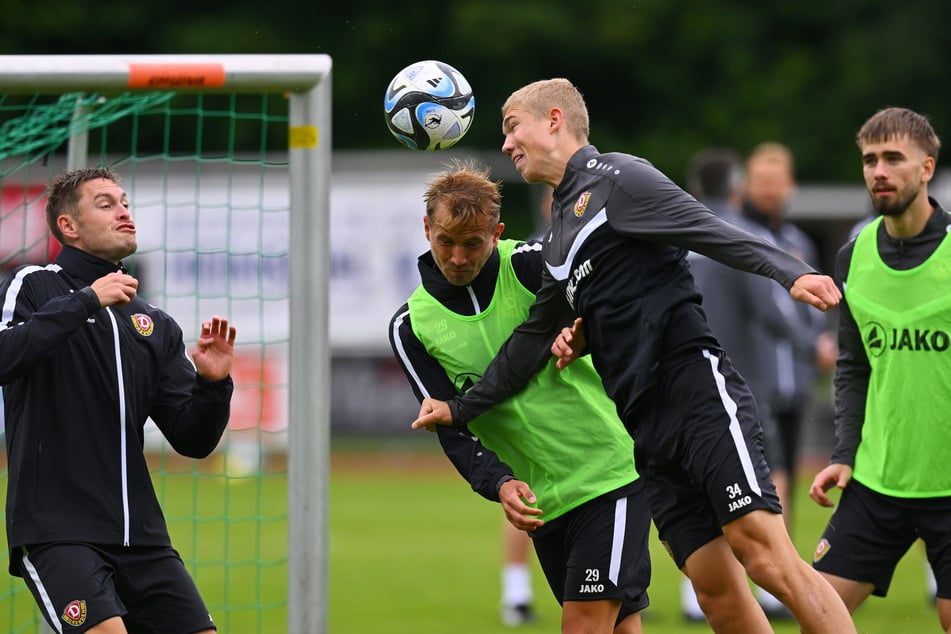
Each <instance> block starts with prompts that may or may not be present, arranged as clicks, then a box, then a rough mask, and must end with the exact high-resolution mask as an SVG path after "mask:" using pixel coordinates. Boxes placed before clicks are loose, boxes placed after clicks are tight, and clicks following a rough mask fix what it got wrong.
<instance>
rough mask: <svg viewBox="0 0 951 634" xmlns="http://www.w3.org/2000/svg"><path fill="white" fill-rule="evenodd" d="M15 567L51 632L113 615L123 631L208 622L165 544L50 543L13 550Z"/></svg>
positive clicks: (182, 628) (153, 632) (79, 628)
mask: <svg viewBox="0 0 951 634" xmlns="http://www.w3.org/2000/svg"><path fill="white" fill-rule="evenodd" d="M18 550H19V553H18V554H17V558H18V560H19V561H18V562H17V563H18V566H19V572H20V573H21V574H22V575H23V579H24V580H25V581H26V585H27V586H29V588H30V591H31V592H32V593H33V597H34V598H35V599H36V602H37V605H39V607H40V611H41V612H42V613H43V617H44V618H45V619H46V621H47V622H48V623H49V624H50V626H52V627H53V630H54V631H57V632H85V631H86V630H88V629H90V628H91V627H93V626H95V625H97V624H99V623H101V622H102V621H105V620H106V619H108V618H111V617H114V616H121V617H122V620H123V621H124V623H125V627H126V629H127V630H128V631H129V633H130V634H140V633H142V634H169V633H170V632H181V633H183V634H185V633H188V632H200V631H202V630H208V629H216V628H215V624H214V623H213V622H212V620H211V615H210V614H209V613H208V609H207V608H206V607H205V604H204V602H203V601H202V598H201V596H200V595H199V594H198V588H197V587H196V586H195V582H194V581H193V580H192V578H191V576H190V575H189V574H188V571H187V570H186V569H185V564H184V563H183V562H182V559H181V557H180V556H179V554H178V553H177V552H175V550H174V549H173V548H171V547H137V548H123V547H120V546H94V545H91V544H74V543H56V544H42V545H37V546H30V547H28V548H20V549H18Z"/></svg>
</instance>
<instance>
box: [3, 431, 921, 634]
mask: <svg viewBox="0 0 951 634" xmlns="http://www.w3.org/2000/svg"><path fill="white" fill-rule="evenodd" d="M435 444H436V443H435V441H433V443H432V445H433V446H434V445H435ZM377 450H378V451H379V452H380V453H379V454H378V456H376V457H375V458H374V459H373V460H371V461H369V462H368V463H367V466H366V467H360V466H359V465H357V466H354V465H352V464H351V465H350V466H348V467H346V468H344V467H341V468H337V467H335V468H334V469H333V470H332V472H331V491H330V504H331V512H330V544H329V549H330V551H329V561H330V597H329V621H330V632H332V633H333V634H364V633H367V632H385V633H387V634H443V633H445V634H496V633H498V634H502V633H503V632H511V631H512V630H510V629H507V628H503V627H502V626H501V625H500V624H499V622H498V597H499V566H500V562H501V549H500V543H499V536H500V522H501V512H500V510H499V509H498V507H497V506H496V505H494V504H490V503H488V502H485V501H484V500H482V499H481V498H479V497H478V496H476V495H475V494H474V493H472V492H471V491H470V490H469V489H468V486H467V485H466V484H465V483H464V482H463V481H462V480H461V479H460V478H459V477H458V476H457V475H456V473H455V472H454V471H453V470H452V468H451V467H450V466H449V465H448V462H446V461H445V460H441V461H440V460H437V461H436V463H435V464H436V467H435V468H434V467H433V460H432V457H431V455H430V454H431V450H432V448H430V447H429V445H428V444H427V445H426V449H421V448H420V447H419V445H403V444H395V445H394V444H392V443H384V444H382V445H380V446H378V447H377ZM335 464H337V463H335ZM191 475H192V474H191V473H188V474H176V475H173V476H171V477H168V478H167V479H165V480H164V481H161V480H159V481H157V488H158V489H159V492H160V495H161V496H162V498H163V504H164V506H165V509H166V512H167V515H168V518H169V521H170V528H171V530H172V532H173V540H174V542H175V545H176V547H177V548H178V549H179V551H180V552H181V553H182V555H183V557H184V558H185V560H186V562H187V563H188V564H189V566H190V567H192V566H193V565H194V564H195V563H196V562H197V563H199V564H200V565H199V566H198V568H197V573H196V578H197V581H198V583H199V586H200V587H201V589H202V592H203V594H204V596H205V598H206V600H207V602H208V603H209V605H210V607H211V608H212V611H213V615H214V617H215V620H216V622H217V623H218V625H219V627H220V631H221V632H223V633H224V632H227V633H228V634H236V633H237V634H241V633H268V634H270V633H281V632H285V631H286V629H287V625H286V616H285V610H286V607H285V605H284V602H285V601H286V595H287V593H286V588H287V580H286V574H287V567H286V553H287V550H286V548H287V546H286V531H287V525H286V521H285V520H283V519H280V517H279V516H280V515H281V514H282V513H283V512H284V511H285V510H286V498H287V495H286V481H285V479H284V477H283V476H281V475H278V474H271V475H270V476H269V477H265V478H263V479H262V480H253V479H250V480H249V479H225V478H222V477H208V476H202V477H199V478H197V479H193V478H192V477H191ZM186 476H187V477H186ZM5 485H6V480H5V477H2V476H0V489H4V488H5ZM804 495H805V483H800V485H799V487H798V490H797V498H798V505H797V511H798V512H799V515H798V517H797V521H796V525H795V528H794V538H795V541H796V543H797V547H798V548H799V550H800V552H801V553H802V555H803V556H804V557H806V558H808V557H809V556H810V553H811V552H812V549H813V546H814V543H815V541H816V540H817V539H818V536H819V533H820V531H821V529H822V527H823V525H824V522H825V520H826V519H827V517H828V511H826V510H824V509H820V508H819V507H818V506H816V505H815V504H812V503H811V502H810V501H808V500H807V499H805V498H804ZM226 518H227V521H226ZM195 520H198V521H197V522H196V521H195ZM651 553H652V556H653V562H654V575H653V582H652V584H651V588H650V595H651V607H650V608H649V609H648V611H647V613H646V616H645V631H647V632H648V633H650V632H663V633H664V634H696V633H698V632H705V631H708V628H707V627H706V626H703V625H688V624H684V623H683V622H682V621H681V617H680V608H679V583H680V577H679V572H678V571H677V570H676V569H675V568H674V566H673V564H672V563H671V561H670V559H669V557H668V556H667V555H666V553H665V552H664V551H663V549H662V548H661V547H660V546H659V544H658V543H657V541H656V537H653V539H652V542H651ZM256 561H260V562H263V564H262V566H261V568H260V571H256V568H257V566H256V565H254V564H253V562H256ZM3 563H4V565H5V564H6V562H5V561H4V562H3ZM226 564H227V565H226ZM193 570H194V568H193ZM533 583H534V588H535V594H536V602H537V608H538V611H539V613H540V616H541V621H540V622H539V623H538V624H536V625H532V626H528V627H525V628H521V629H520V630H519V631H523V632H526V633H531V632H558V631H560V627H559V623H560V617H559V608H558V605H557V604H556V603H555V601H554V599H552V598H551V595H550V592H549V590H548V588H547V585H546V584H545V582H544V579H543V577H542V575H541V572H540V570H539V569H538V567H537V566H536V567H535V574H534V577H533ZM314 600H315V601H317V600H318V597H314ZM229 606H230V608H231V609H228V608H229ZM35 623H36V610H35V608H34V607H33V604H32V599H31V598H30V597H29V595H28V594H27V593H26V591H25V589H24V586H23V584H22V581H20V580H19V579H13V578H10V581H9V584H7V582H0V630H4V629H5V631H8V632H11V634H12V633H20V632H23V633H25V632H29V633H31V634H32V633H33V632H35V631H36V626H35ZM856 623H857V625H858V628H859V631H860V632H865V633H868V634H894V633H895V632H916V633H917V632H937V631H939V630H940V628H939V626H938V619H937V614H936V612H935V610H934V608H933V607H931V606H930V605H929V604H928V603H927V601H926V596H925V583H924V573H923V554H922V551H921V549H919V548H917V547H916V548H915V549H914V550H913V551H912V552H911V553H909V555H908V556H907V557H906V558H905V560H904V561H903V562H902V563H901V565H900V566H899V569H898V571H897V573H896V576H895V580H894V583H893V585H892V588H891V592H890V594H889V596H888V598H886V599H876V598H872V599H869V601H868V602H867V603H866V605H865V606H863V607H862V608H861V609H860V610H859V612H858V613H857V614H856ZM776 631H777V632H778V633H780V634H786V633H792V632H796V631H798V629H797V628H796V627H795V626H793V625H789V624H777V625H776Z"/></svg>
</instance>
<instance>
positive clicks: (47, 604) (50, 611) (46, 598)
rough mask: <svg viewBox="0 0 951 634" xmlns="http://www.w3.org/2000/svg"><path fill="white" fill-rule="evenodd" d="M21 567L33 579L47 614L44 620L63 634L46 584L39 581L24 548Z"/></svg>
mask: <svg viewBox="0 0 951 634" xmlns="http://www.w3.org/2000/svg"><path fill="white" fill-rule="evenodd" d="M23 569H24V570H26V572H27V574H29V575H30V579H32V580H33V584H34V585H35V586H36V591H37V592H38V593H39V594H40V598H41V599H42V600H43V609H44V610H46V614H47V618H46V620H47V621H48V622H49V623H53V624H54V625H55V627H56V631H57V633H58V634H63V625H62V624H61V623H60V622H59V615H58V614H56V610H55V609H54V608H53V602H52V601H51V600H50V595H48V594H47V593H46V586H44V585H43V582H42V581H40V573H38V572H37V571H36V568H35V567H34V566H33V562H32V561H30V558H29V557H28V556H27V554H26V549H24V550H23Z"/></svg>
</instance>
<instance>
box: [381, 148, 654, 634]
mask: <svg viewBox="0 0 951 634" xmlns="http://www.w3.org/2000/svg"><path fill="white" fill-rule="evenodd" d="M424 199H425V202H426V215H425V216H424V217H423V229H424V231H425V234H426V239H427V240H428V241H429V244H430V251H429V252H427V253H424V254H423V255H421V256H420V257H419V264H418V268H419V274H420V278H421V282H422V283H421V285H420V286H419V287H418V288H417V289H416V290H415V291H414V292H413V294H412V295H411V296H410V298H409V301H408V302H407V303H406V304H404V305H403V306H402V307H401V308H400V309H399V310H398V311H397V312H396V314H395V315H394V316H393V318H392V320H391V322H390V333H389V336H390V343H391V345H392V347H393V353H394V355H395V356H396V358H397V359H398V360H399V362H400V364H401V365H402V367H403V369H404V371H405V372H406V377H407V379H408V380H409V383H410V385H411V387H412V389H413V392H414V393H415V394H416V397H417V399H419V400H420V401H421V402H422V401H423V400H424V399H425V398H429V397H432V398H441V399H446V398H452V397H453V396H456V395H458V394H461V393H465V391H466V390H467V389H469V387H471V386H472V385H473V384H474V383H475V382H476V381H477V380H478V379H479V377H481V376H482V373H483V371H484V370H485V366H486V365H487V364H488V362H489V361H491V359H492V357H493V356H494V355H495V353H496V351H497V350H498V347H499V346H500V345H502V343H503V342H504V341H505V339H506V338H507V337H508V336H509V334H511V332H512V329H513V328H515V326H517V325H518V324H520V323H521V322H522V321H523V320H524V319H525V316H526V315H527V314H528V309H529V307H530V306H531V304H532V302H533V301H534V299H535V292H536V291H537V290H538V287H539V286H540V285H541V280H542V266H543V262H542V257H541V245H539V244H538V243H537V242H528V243H526V242H520V241H515V240H502V239H500V237H501V235H502V231H503V229H504V228H505V225H504V224H503V223H502V222H500V208H501V193H500V191H499V185H498V183H495V182H493V181H492V180H490V179H489V178H488V173H487V171H484V170H482V169H479V168H477V167H476V166H475V165H474V164H471V163H459V162H456V163H454V164H452V165H451V166H450V167H448V168H447V169H446V170H444V171H443V172H441V173H439V174H438V175H436V176H435V177H434V178H433V179H432V180H431V181H430V182H429V184H428V187H427V190H426V194H425V196H424ZM572 370H573V372H572V373H571V374H567V375H566V374H563V373H562V372H561V371H560V370H558V369H557V368H556V367H555V359H554V358H552V357H551V356H550V355H549V363H548V367H547V369H545V370H543V371H542V372H541V373H540V374H539V375H538V376H537V377H536V378H535V379H534V380H533V381H532V382H531V383H530V384H529V385H528V387H527V388H526V389H525V390H524V391H523V392H521V393H519V394H518V395H515V396H513V397H511V398H509V399H507V400H506V401H505V402H504V403H502V404H500V406H499V407H498V408H496V409H494V410H493V411H491V412H488V413H486V414H485V415H483V416H480V417H478V418H475V419H473V420H472V421H470V423H469V425H468V426H467V427H466V428H461V429H452V428H448V427H439V428H437V430H436V431H437V434H438V437H439V441H440V443H441V444H442V447H443V450H444V451H445V452H446V455H447V456H448V457H449V459H450V461H451V462H452V463H453V465H454V466H455V467H456V469H457V470H458V471H459V473H460V474H461V475H462V476H463V477H464V478H465V479H466V480H467V481H468V482H469V483H470V485H471V486H472V489H473V490H474V491H476V492H477V493H479V494H480V495H482V496H483V497H485V498H486V499H489V500H492V501H496V502H501V504H502V508H503V509H504V511H505V516H506V518H507V519H508V520H509V521H510V522H511V523H512V524H513V525H514V526H516V527H517V528H519V529H520V530H523V531H529V534H530V535H531V538H532V542H533V544H534V546H535V551H536V553H537V555H538V560H539V563H540V564H541V568H542V570H543V571H544V573H545V578H546V579H547V580H548V584H549V586H550V587H551V590H552V593H553V594H554V596H555V598H556V599H557V600H558V602H559V604H561V605H562V631H563V632H577V633H581V632H603V633H605V634H607V633H610V632H614V633H615V634H622V633H623V634H634V633H639V632H641V631H642V629H641V617H640V614H639V612H640V610H642V609H643V608H645V607H646V606H647V586H648V584H649V582H650V554H649V548H648V541H647V540H648V534H649V530H650V513H649V509H648V507H647V503H646V500H645V499H644V496H643V495H642V494H641V486H640V482H639V481H638V480H637V472H636V471H635V469H634V450H633V443H632V442H631V439H630V437H629V436H628V434H627V432H626V431H625V429H624V426H623V425H622V424H621V422H620V420H618V417H617V413H616V412H615V409H614V404H613V403H612V402H611V400H610V399H609V398H608V397H607V395H606V394H605V393H604V388H603V386H602V385H601V381H600V378H599V377H598V375H597V373H596V372H595V371H594V367H593V366H592V365H591V363H590V361H588V360H585V362H584V363H583V364H582V365H580V366H578V367H577V368H572ZM504 607H505V606H503V608H504ZM505 617H506V613H505V611H504V610H503V620H504V619H505Z"/></svg>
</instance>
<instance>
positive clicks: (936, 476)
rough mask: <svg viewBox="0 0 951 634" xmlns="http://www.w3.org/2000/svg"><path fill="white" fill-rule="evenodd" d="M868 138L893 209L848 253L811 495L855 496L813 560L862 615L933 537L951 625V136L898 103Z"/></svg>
mask: <svg viewBox="0 0 951 634" xmlns="http://www.w3.org/2000/svg"><path fill="white" fill-rule="evenodd" d="M856 143H857V145H858V147H859V150H860V153H861V157H862V172H863V175H864V179H865V185H866V187H867V189H868V192H869V195H870V197H871V201H872V205H873V207H874V208H875V211H876V212H877V214H878V216H879V217H878V218H877V219H875V220H874V221H872V222H870V223H868V224H867V225H866V226H865V227H864V228H863V229H861V231H859V233H858V235H857V236H856V237H855V238H854V239H852V240H850V241H849V242H847V243H846V244H845V245H844V246H843V247H842V248H841V249H840V250H839V252H838V254H837V255H836V263H835V279H836V283H837V284H838V285H839V286H840V288H841V289H842V292H843V295H844V298H843V301H842V303H841V304H840V311H839V327H838V345H839V356H838V359H837V360H836V367H835V379H834V385H835V428H836V445H835V450H834V452H833V454H832V458H831V459H830V464H829V465H828V466H827V467H826V468H825V469H823V470H822V471H820V472H819V473H818V474H817V475H816V476H815V478H814V479H813V482H812V486H811V488H810V491H809V493H810V496H811V497H812V498H813V500H815V501H816V502H817V503H818V504H820V505H822V506H826V507H832V506H834V504H833V501H832V500H831V499H830V498H829V496H828V495H827V492H828V491H829V490H830V489H831V488H833V487H836V488H839V489H841V490H842V493H841V496H840V498H839V504H838V507H837V508H836V510H835V512H834V513H833V515H832V517H831V518H830V519H829V524H828V526H827V527H826V529H825V531H824V533H823V535H822V538H821V539H820V541H819V544H818V546H817V547H816V551H815V554H814V556H813V566H814V567H815V568H816V569H817V570H819V571H820V572H821V573H822V574H823V575H824V576H825V577H826V578H827V579H828V580H829V581H830V583H832V586H833V587H834V588H835V589H836V591H837V592H838V593H839V595H840V596H841V597H842V599H843V600H844V601H845V604H846V607H848V609H849V611H855V610H856V609H857V608H858V606H860V605H861V604H862V603H863V602H864V601H865V599H867V598H868V596H869V595H875V596H881V597H884V596H885V595H886V594H887V592H888V589H889V585H890V584H891V579H892V575H893V574H894V571H895V567H896V566H897V564H898V562H899V560H900V559H901V558H902V557H903V556H904V555H905V553H906V552H908V549H909V548H911V545H912V544H913V543H914V542H915V541H916V540H918V539H921V540H922V541H923V542H924V544H925V552H926V555H927V559H928V562H929V563H930V565H931V568H932V570H933V571H934V575H935V577H936V582H937V599H936V602H937V608H938V618H939V620H940V623H941V628H942V629H943V630H944V631H946V632H951V469H948V465H947V456H948V449H947V448H948V446H949V445H951V426H949V425H948V415H947V400H948V398H949V395H951V294H949V293H948V292H947V288H948V282H949V280H951V273H949V271H951V237H949V233H951V215H949V214H948V213H947V212H946V211H945V210H944V209H942V208H941V206H940V205H939V204H938V202H937V201H936V200H935V199H934V198H932V197H930V196H929V195H928V184H929V183H930V182H931V180H932V178H933V177H934V174H935V165H936V163H937V160H938V151H939V150H940V147H941V141H940V140H939V138H938V136H937V135H936V134H935V131H934V129H933V128H932V126H931V123H930V122H929V121H928V119H927V118H926V117H924V116H922V115H920V114H918V113H916V112H914V111H912V110H909V109H907V108H885V109H884V110H880V111H879V112H877V113H875V114H874V115H873V116H872V117H870V118H869V119H868V120H867V121H866V122H865V123H864V124H863V126H862V127H861V128H860V129H859V131H858V134H857V135H856Z"/></svg>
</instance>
